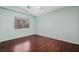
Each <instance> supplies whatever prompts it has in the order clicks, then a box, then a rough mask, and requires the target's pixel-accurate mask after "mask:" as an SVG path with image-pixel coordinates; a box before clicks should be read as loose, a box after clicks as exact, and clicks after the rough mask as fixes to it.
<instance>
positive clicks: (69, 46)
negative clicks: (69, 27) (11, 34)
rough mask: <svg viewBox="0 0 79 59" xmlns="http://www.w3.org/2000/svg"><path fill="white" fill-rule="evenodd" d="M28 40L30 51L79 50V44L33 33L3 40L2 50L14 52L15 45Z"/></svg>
mask: <svg viewBox="0 0 79 59" xmlns="http://www.w3.org/2000/svg"><path fill="white" fill-rule="evenodd" d="M27 41H29V42H30V49H29V51H30V52H79V45H77V44H73V43H69V42H65V41H60V40H57V39H53V38H48V37H43V36H40V35H31V36H27V37H22V38H17V39H12V40H8V41H4V42H1V44H0V51H6V52H13V49H14V46H16V45H17V44H21V43H23V42H27Z"/></svg>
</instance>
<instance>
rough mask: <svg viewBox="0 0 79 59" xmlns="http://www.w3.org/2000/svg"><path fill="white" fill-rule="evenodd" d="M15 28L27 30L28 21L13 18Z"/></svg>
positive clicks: (22, 18)
mask: <svg viewBox="0 0 79 59" xmlns="http://www.w3.org/2000/svg"><path fill="white" fill-rule="evenodd" d="M15 28H16V29H22V28H29V19H28V18H24V17H15Z"/></svg>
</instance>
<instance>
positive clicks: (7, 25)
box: [0, 7, 35, 41]
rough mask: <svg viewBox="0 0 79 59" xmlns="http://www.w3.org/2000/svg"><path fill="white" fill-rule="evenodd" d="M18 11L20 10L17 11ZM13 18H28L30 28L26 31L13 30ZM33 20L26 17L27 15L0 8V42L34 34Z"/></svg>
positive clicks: (30, 17)
mask: <svg viewBox="0 0 79 59" xmlns="http://www.w3.org/2000/svg"><path fill="white" fill-rule="evenodd" d="M8 8H9V7H8ZM10 8H12V7H10ZM13 8H14V7H13ZM16 10H17V9H16ZM18 11H20V10H19V9H18ZM21 12H23V11H21ZM23 13H25V12H23ZM15 16H18V17H20V16H21V17H26V18H29V19H30V20H29V22H30V27H29V28H26V29H15V28H14V18H15ZM34 20H35V17H33V16H31V15H27V14H26V15H25V14H21V13H18V12H13V11H11V10H6V9H3V8H0V41H5V40H9V39H13V38H18V37H23V36H28V35H32V34H34V33H35V21H34Z"/></svg>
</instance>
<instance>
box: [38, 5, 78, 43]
mask: <svg viewBox="0 0 79 59" xmlns="http://www.w3.org/2000/svg"><path fill="white" fill-rule="evenodd" d="M78 15H79V7H76V6H75V7H66V8H63V9H60V10H56V11H54V12H50V13H48V14H46V15H42V16H38V17H37V26H38V27H37V30H38V34H39V35H43V36H47V37H51V38H57V39H60V40H63V41H68V42H73V43H76V44H79V30H78V29H79V26H78V25H79V17H78Z"/></svg>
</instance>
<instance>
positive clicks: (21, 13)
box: [0, 7, 35, 17]
mask: <svg viewBox="0 0 79 59" xmlns="http://www.w3.org/2000/svg"><path fill="white" fill-rule="evenodd" d="M0 8H2V9H6V10H9V11H13V12H17V13H21V14H24V15H29V16H33V15H31V14H27V13H23V12H20V11H16V10H12V9H8V8H5V7H0ZM33 17H35V16H33Z"/></svg>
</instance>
